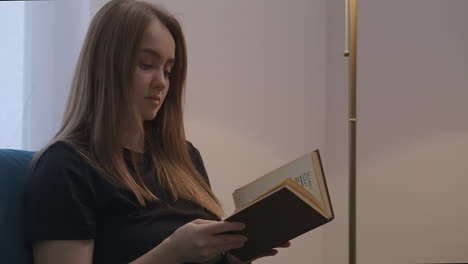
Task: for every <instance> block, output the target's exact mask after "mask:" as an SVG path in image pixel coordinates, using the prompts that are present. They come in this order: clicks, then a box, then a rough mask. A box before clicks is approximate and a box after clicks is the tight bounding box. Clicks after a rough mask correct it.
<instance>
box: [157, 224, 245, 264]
mask: <svg viewBox="0 0 468 264" xmlns="http://www.w3.org/2000/svg"><path fill="white" fill-rule="evenodd" d="M244 228H245V225H244V224H242V223H237V222H224V221H210V220H202V219H196V220H194V221H192V222H190V223H187V224H185V225H183V226H181V227H180V228H179V229H177V230H176V231H175V232H174V233H173V234H172V235H171V236H169V237H168V238H167V239H166V240H164V242H163V243H166V246H167V248H168V249H170V251H171V253H172V254H173V257H174V259H175V260H176V262H177V263H184V262H198V263H201V262H209V261H210V260H213V259H215V258H217V257H218V256H219V255H220V254H221V253H222V252H225V251H229V250H231V249H234V248H240V247H242V246H243V245H244V243H245V242H246V241H247V238H246V237H245V236H242V235H235V234H219V233H223V232H229V231H240V230H242V229H244Z"/></svg>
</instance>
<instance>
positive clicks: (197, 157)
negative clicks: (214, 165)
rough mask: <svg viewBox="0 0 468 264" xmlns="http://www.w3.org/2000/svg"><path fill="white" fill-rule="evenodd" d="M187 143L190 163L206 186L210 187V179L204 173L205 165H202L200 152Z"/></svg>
mask: <svg viewBox="0 0 468 264" xmlns="http://www.w3.org/2000/svg"><path fill="white" fill-rule="evenodd" d="M187 142H188V144H189V152H190V155H191V156H192V161H193V164H194V165H195V168H196V169H197V170H198V173H200V174H201V175H202V176H203V177H204V178H205V180H206V182H207V183H208V186H210V187H211V184H210V179H209V178H208V173H207V172H206V169H205V164H204V163H203V159H202V156H201V154H200V151H198V149H197V148H196V147H195V146H194V145H193V144H192V143H191V142H189V141H187Z"/></svg>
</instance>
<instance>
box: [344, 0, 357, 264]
mask: <svg viewBox="0 0 468 264" xmlns="http://www.w3.org/2000/svg"><path fill="white" fill-rule="evenodd" d="M345 1H346V8H345V9H346V15H345V17H346V22H345V27H346V29H345V32H346V33H345V34H346V36H345V39H346V40H345V51H344V55H345V57H347V58H348V63H349V77H348V78H349V120H348V122H349V242H348V243H349V244H348V245H349V252H348V254H349V264H356V125H357V124H356V123H357V116H356V49H357V41H356V36H357V31H356V21H357V16H356V7H357V0H345Z"/></svg>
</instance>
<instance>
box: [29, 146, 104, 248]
mask: <svg viewBox="0 0 468 264" xmlns="http://www.w3.org/2000/svg"><path fill="white" fill-rule="evenodd" d="M94 185H95V184H93V178H92V175H91V170H90V167H89V165H87V163H86V162H85V161H84V160H83V159H82V158H81V156H79V154H78V153H77V152H76V151H75V150H74V149H73V148H72V147H71V146H69V145H67V144H66V143H63V142H58V143H54V144H52V145H51V146H50V147H48V148H47V150H46V151H45V152H44V153H43V154H42V156H41V157H40V158H39V160H38V162H37V163H36V166H35V167H34V169H33V170H32V172H31V175H30V179H29V182H28V185H27V186H26V193H25V210H26V211H25V217H26V218H25V225H26V226H25V229H26V235H27V238H28V240H29V241H36V240H86V239H93V238H95V236H96V220H95V218H96V217H95V212H96V210H95V204H96V199H95V197H96V195H95V188H94Z"/></svg>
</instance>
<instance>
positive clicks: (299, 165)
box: [233, 153, 323, 208]
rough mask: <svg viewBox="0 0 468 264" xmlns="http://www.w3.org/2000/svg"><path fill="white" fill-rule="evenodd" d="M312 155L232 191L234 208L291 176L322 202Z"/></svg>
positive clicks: (306, 155) (307, 155)
mask: <svg viewBox="0 0 468 264" xmlns="http://www.w3.org/2000/svg"><path fill="white" fill-rule="evenodd" d="M312 155H313V153H308V154H305V155H303V156H302V157H300V158H298V159H296V160H294V161H291V162H289V163H287V164H286V165H283V166H282V167H280V168H278V169H276V170H274V171H272V172H270V173H268V174H266V175H264V176H262V177H260V178H258V179H256V180H255V181H253V182H251V183H249V184H247V185H245V186H243V187H241V188H239V189H237V190H236V191H234V193H233V198H234V204H235V206H236V208H240V207H242V206H244V205H246V204H248V203H249V202H251V201H253V200H254V199H256V198H257V197H259V196H260V195H262V194H263V193H265V192H267V191H268V190H270V189H271V188H273V187H275V186H276V185H277V184H279V183H280V182H282V181H284V180H285V179H287V178H291V179H293V180H294V181H296V182H297V183H298V184H300V185H301V186H303V187H304V188H305V189H306V190H307V191H309V192H310V193H312V195H314V197H316V198H317V200H318V201H319V202H320V203H322V204H323V200H322V194H321V191H320V188H319V185H318V181H317V175H316V173H315V171H316V170H315V169H314V163H313V160H312Z"/></svg>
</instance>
